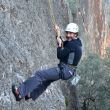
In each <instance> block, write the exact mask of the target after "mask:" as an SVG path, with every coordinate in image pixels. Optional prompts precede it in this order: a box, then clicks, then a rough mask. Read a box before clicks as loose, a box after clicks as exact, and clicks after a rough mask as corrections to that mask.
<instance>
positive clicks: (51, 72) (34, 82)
mask: <svg viewBox="0 0 110 110" xmlns="http://www.w3.org/2000/svg"><path fill="white" fill-rule="evenodd" d="M74 73H75V70H74V69H72V68H70V67H68V66H67V65H65V64H60V65H59V66H58V67H54V68H50V69H46V70H42V71H37V72H36V73H35V75H34V76H32V77H30V78H29V79H27V80H26V81H25V82H23V83H22V84H21V85H20V86H19V92H20V95H21V96H22V97H25V96H26V95H27V94H29V93H30V95H31V98H32V99H33V100H35V99H36V98H37V97H38V96H40V95H41V94H42V93H43V92H44V91H45V90H46V88H47V87H48V86H49V85H50V84H51V83H52V82H54V81H57V80H59V79H63V80H67V79H69V78H71V77H72V76H73V75H74Z"/></svg>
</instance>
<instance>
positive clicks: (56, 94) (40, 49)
mask: <svg viewBox="0 0 110 110" xmlns="http://www.w3.org/2000/svg"><path fill="white" fill-rule="evenodd" d="M51 5H52V7H53V12H54V15H55V19H56V22H57V24H59V25H60V27H61V28H62V31H63V27H65V25H66V24H67V23H68V21H69V17H68V14H69V9H68V5H67V3H66V2H65V1H64V0H52V4H51ZM69 16H70V14H69ZM57 63H58V60H57V58H56V43H55V35H54V32H53V26H52V22H51V17H50V13H49V5H48V0H0V110H65V101H64V97H63V95H62V92H61V89H60V86H59V85H60V82H55V83H53V84H52V85H51V86H50V87H49V88H48V89H47V91H46V92H45V93H44V94H43V95H41V96H40V97H39V98H38V100H37V101H35V102H33V101H28V102H24V101H22V102H20V103H18V102H16V101H15V99H14V97H13V95H12V93H11V85H12V83H18V82H20V81H23V80H25V79H26V78H28V77H29V76H31V75H32V74H33V72H35V71H36V70H39V69H44V68H48V67H52V66H56V64H57Z"/></svg>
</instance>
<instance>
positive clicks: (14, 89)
mask: <svg viewBox="0 0 110 110" xmlns="http://www.w3.org/2000/svg"><path fill="white" fill-rule="evenodd" d="M12 93H13V95H14V97H15V99H16V101H20V100H21V98H19V96H17V94H16V86H15V85H12Z"/></svg>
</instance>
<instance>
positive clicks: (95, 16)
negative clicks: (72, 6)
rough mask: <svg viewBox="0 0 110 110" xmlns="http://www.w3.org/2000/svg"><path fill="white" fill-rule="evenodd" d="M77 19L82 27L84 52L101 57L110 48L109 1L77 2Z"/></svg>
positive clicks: (86, 0) (90, 0) (88, 0)
mask: <svg viewBox="0 0 110 110" xmlns="http://www.w3.org/2000/svg"><path fill="white" fill-rule="evenodd" d="M77 2H78V13H77V14H78V19H79V23H80V24H81V23H82V24H83V27H84V30H83V31H84V32H85V34H84V42H85V48H86V49H85V50H88V48H89V49H91V50H88V51H95V52H98V53H99V54H100V55H101V56H102V57H104V55H105V49H106V48H107V47H110V0H78V1H77ZM88 42H89V43H88Z"/></svg>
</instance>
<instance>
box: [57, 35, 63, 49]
mask: <svg viewBox="0 0 110 110" xmlns="http://www.w3.org/2000/svg"><path fill="white" fill-rule="evenodd" d="M56 39H57V44H58V47H61V46H62V40H61V38H60V37H57V38H56Z"/></svg>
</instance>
